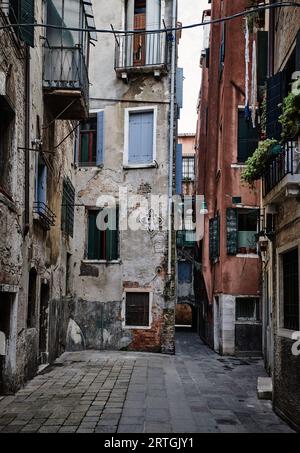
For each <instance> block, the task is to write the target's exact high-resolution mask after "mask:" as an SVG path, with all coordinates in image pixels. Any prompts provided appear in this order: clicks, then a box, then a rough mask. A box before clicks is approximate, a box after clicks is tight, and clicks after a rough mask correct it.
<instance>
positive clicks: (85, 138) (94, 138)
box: [78, 111, 104, 167]
mask: <svg viewBox="0 0 300 453" xmlns="http://www.w3.org/2000/svg"><path fill="white" fill-rule="evenodd" d="M79 135H80V138H79V159H78V160H79V165H80V166H81V167H88V166H96V165H102V164H103V159H104V112H103V111H101V112H98V113H97V115H95V116H91V117H90V118H89V119H88V120H86V121H84V122H83V123H82V125H81V128H80V134H79Z"/></svg>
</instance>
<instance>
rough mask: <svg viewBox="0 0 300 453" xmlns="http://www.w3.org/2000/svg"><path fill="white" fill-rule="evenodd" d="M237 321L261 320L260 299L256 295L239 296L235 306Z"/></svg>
mask: <svg viewBox="0 0 300 453" xmlns="http://www.w3.org/2000/svg"><path fill="white" fill-rule="evenodd" d="M235 319H236V321H240V322H243V321H253V322H255V321H259V319H260V315H259V299H258V298H256V297H237V298H236V308H235Z"/></svg>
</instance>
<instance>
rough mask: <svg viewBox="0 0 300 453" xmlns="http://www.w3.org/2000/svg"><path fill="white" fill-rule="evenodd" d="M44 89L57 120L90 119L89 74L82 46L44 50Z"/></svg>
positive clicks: (46, 47)
mask: <svg viewBox="0 0 300 453" xmlns="http://www.w3.org/2000/svg"><path fill="white" fill-rule="evenodd" d="M43 88H44V95H45V99H46V102H47V106H48V108H49V110H50V111H51V114H52V115H53V116H54V117H55V118H58V119H62V120H65V119H68V120H81V119H84V118H86V117H87V116H88V98H89V80H88V72H87V67H86V64H85V58H84V56H83V54H82V52H81V49H80V48H79V47H49V46H47V45H46V46H45V47H44V75H43Z"/></svg>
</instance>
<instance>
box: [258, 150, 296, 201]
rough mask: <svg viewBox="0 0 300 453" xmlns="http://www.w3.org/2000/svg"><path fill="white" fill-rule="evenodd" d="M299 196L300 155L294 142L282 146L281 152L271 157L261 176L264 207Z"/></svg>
mask: <svg viewBox="0 0 300 453" xmlns="http://www.w3.org/2000/svg"><path fill="white" fill-rule="evenodd" d="M299 196H300V153H299V151H298V150H297V147H296V144H295V142H287V143H285V144H284V145H282V151H281V152H280V153H279V154H278V155H276V156H274V157H272V159H271V160H270V161H269V163H268V164H267V168H266V169H265V171H264V175H263V197H264V200H263V201H264V205H268V204H271V203H276V202H279V201H281V200H282V199H283V198H285V197H299Z"/></svg>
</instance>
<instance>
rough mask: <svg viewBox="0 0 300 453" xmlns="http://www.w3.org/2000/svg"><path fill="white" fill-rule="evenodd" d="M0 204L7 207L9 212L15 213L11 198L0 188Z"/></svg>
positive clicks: (15, 209)
mask: <svg viewBox="0 0 300 453" xmlns="http://www.w3.org/2000/svg"><path fill="white" fill-rule="evenodd" d="M0 202H1V203H3V204H4V205H5V206H7V207H8V208H9V209H10V210H11V211H13V212H14V213H17V208H16V205H15V203H14V201H13V200H12V198H11V197H10V196H9V195H8V194H7V193H5V192H4V190H2V189H1V187H0Z"/></svg>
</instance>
